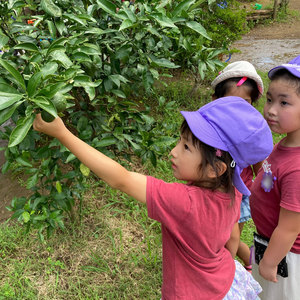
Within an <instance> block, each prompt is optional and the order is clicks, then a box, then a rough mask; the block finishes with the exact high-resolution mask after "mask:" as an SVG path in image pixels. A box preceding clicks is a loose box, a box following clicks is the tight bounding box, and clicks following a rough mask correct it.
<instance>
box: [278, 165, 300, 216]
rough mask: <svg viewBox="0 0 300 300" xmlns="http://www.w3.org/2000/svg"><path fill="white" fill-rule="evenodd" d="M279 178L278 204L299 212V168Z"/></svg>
mask: <svg viewBox="0 0 300 300" xmlns="http://www.w3.org/2000/svg"><path fill="white" fill-rule="evenodd" d="M281 180H282V182H281V184H280V186H281V200H280V206H281V207H283V208H285V209H287V210H291V211H295V212H300V184H299V183H300V170H296V171H292V172H290V173H288V174H286V175H285V176H284V177H283V178H282V179H281Z"/></svg>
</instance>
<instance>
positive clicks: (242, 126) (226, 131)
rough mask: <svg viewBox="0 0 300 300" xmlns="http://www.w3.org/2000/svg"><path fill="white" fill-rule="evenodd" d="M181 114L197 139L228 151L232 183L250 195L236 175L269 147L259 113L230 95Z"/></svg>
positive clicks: (268, 133) (266, 153) (267, 130)
mask: <svg viewBox="0 0 300 300" xmlns="http://www.w3.org/2000/svg"><path fill="white" fill-rule="evenodd" d="M181 114H182V115H183V117H184V118H185V120H186V121H187V123H188V125H189V127H190V129H191V131H192V132H193V134H194V135H195V136H196V137H197V138H198V139H199V140H200V141H202V142H203V143H205V144H207V145H209V146H212V147H215V148H218V149H221V150H224V151H228V152H229V153H230V155H231V156H232V158H233V159H234V161H235V163H236V165H235V170H234V175H233V184H234V186H235V187H236V188H237V189H238V190H239V191H240V192H241V193H242V194H243V195H250V194H251V193H250V191H249V190H248V188H247V187H246V185H245V184H244V182H243V180H242V179H241V177H240V174H241V172H242V170H243V169H244V168H246V167H248V166H250V165H253V164H256V163H258V162H260V161H263V160H264V159H265V158H266V157H268V156H269V154H270V153H271V152H272V150H273V138H272V133H271V130H270V128H269V126H268V124H267V122H266V121H265V119H264V118H263V116H262V115H261V114H260V112H258V111H257V110H256V109H255V108H254V107H253V106H251V105H250V104H249V103H247V101H245V100H244V99H242V98H240V97H233V96H230V97H223V98H219V99H217V100H215V101H212V102H210V103H208V104H206V105H204V106H203V107H201V108H200V109H199V110H197V111H181Z"/></svg>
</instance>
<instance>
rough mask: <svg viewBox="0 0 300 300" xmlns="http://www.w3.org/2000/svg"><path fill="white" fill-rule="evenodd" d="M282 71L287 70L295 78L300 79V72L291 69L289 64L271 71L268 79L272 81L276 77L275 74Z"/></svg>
mask: <svg viewBox="0 0 300 300" xmlns="http://www.w3.org/2000/svg"><path fill="white" fill-rule="evenodd" d="M282 69H285V70H287V71H289V72H290V73H291V74H292V75H294V76H295V77H298V78H300V72H299V71H297V70H296V69H295V68H293V67H289V66H288V64H287V65H281V66H278V67H275V68H273V69H271V70H270V71H269V73H268V77H269V78H270V79H272V77H273V76H274V74H275V73H276V72H277V71H278V70H282Z"/></svg>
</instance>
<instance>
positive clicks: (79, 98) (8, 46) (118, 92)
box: [0, 0, 217, 240]
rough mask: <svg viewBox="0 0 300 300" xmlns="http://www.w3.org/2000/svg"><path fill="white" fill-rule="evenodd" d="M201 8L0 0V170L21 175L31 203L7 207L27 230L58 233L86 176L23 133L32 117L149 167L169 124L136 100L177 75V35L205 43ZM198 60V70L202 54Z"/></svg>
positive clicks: (64, 155) (166, 106) (45, 142)
mask: <svg viewBox="0 0 300 300" xmlns="http://www.w3.org/2000/svg"><path fill="white" fill-rule="evenodd" d="M204 2H205V1H198V2H196V1H195V0H185V1H136V3H134V4H133V3H132V2H127V1H125V2H122V1H114V2H111V1H109V0H105V1H99V0H85V1H84V0H76V1H71V0H56V1H53V0H41V1H38V0H36V1H34V0H29V1H21V0H10V1H6V2H1V6H0V15H1V24H0V28H1V31H0V47H1V48H2V49H3V51H4V52H3V54H2V57H1V58H0V74H1V80H0V124H4V122H6V121H7V120H9V119H11V120H12V121H13V123H14V124H15V126H6V127H5V130H4V132H1V133H0V134H1V136H0V138H1V139H6V140H8V148H6V149H5V157H6V160H7V161H6V163H5V164H4V166H3V167H2V172H6V171H7V170H8V169H12V168H13V169H14V170H16V171H19V172H23V173H25V174H27V175H28V179H27V182H26V186H27V188H28V189H30V190H32V195H31V196H29V197H28V198H25V197H21V198H14V199H13V201H12V204H11V208H10V209H11V210H12V211H14V215H13V217H14V218H17V219H18V220H20V221H21V222H23V223H24V224H26V227H27V229H28V230H29V229H30V228H31V227H35V228H38V229H39V235H40V238H41V239H42V240H43V238H44V233H45V232H47V235H48V236H49V235H50V234H51V233H52V231H53V229H55V228H58V227H60V228H61V229H63V228H64V222H63V218H64V216H65V213H67V215H69V217H70V218H71V219H74V218H75V217H76V212H74V205H75V204H76V203H77V202H78V203H79V208H81V204H82V203H81V199H82V196H81V195H82V191H83V190H84V188H85V180H86V177H87V176H89V170H88V169H87V168H86V167H85V166H83V165H82V164H80V162H79V161H78V160H77V159H75V157H74V156H73V155H72V154H70V152H69V151H68V150H67V149H65V148H64V147H63V146H62V145H60V144H59V143H58V142H57V141H54V140H51V139H48V138H45V137H42V136H41V135H40V134H38V133H36V132H34V131H33V130H32V129H31V126H32V123H33V120H34V115H35V112H36V111H46V112H47V113H49V114H50V115H52V116H54V117H56V116H57V115H59V116H61V117H62V118H63V119H64V120H65V122H66V124H67V126H68V127H69V128H70V129H71V130H72V131H73V132H74V133H76V134H77V135H78V136H79V137H80V138H81V139H83V140H84V141H86V142H88V143H89V144H90V145H92V146H93V147H95V148H97V149H99V150H100V151H102V152H104V153H105V154H106V155H108V156H110V157H112V158H114V159H121V160H123V161H124V159H126V160H129V161H130V157H131V155H132V154H134V155H137V156H139V157H140V158H141V159H142V161H143V162H145V161H147V160H150V161H151V162H152V164H154V165H155V164H156V160H157V157H158V156H160V155H161V154H163V153H165V152H166V151H168V149H169V147H170V145H171V144H172V143H174V140H175V139H174V136H172V135H169V134H170V132H171V131H172V130H171V128H170V126H168V125H166V124H165V123H162V124H160V122H158V120H157V119H154V118H153V117H152V116H151V107H149V106H148V105H146V104H145V103H143V102H142V101H139V100H137V99H138V97H139V95H140V94H141V91H145V92H146V93H151V92H153V84H154V82H155V81H156V80H158V79H159V78H160V75H163V74H164V73H168V70H170V69H174V68H178V67H179V65H178V63H177V60H176V59H177V57H176V53H177V50H178V49H179V48H180V47H179V41H182V40H183V39H184V37H183V34H184V32H185V30H186V29H188V30H189V31H192V32H195V33H196V34H197V38H198V39H199V40H200V39H201V43H204V41H205V40H207V39H209V36H208V34H207V33H206V30H205V29H204V27H203V26H202V25H201V24H200V23H199V22H197V21H195V16H194V13H193V11H194V10H195V9H198V7H199V5H200V4H201V5H202V4H203V3H204ZM213 2H214V1H209V3H210V4H211V3H213ZM182 51H183V50H182V49H181V53H183V52H182ZM197 51H198V52H199V54H200V53H201V52H203V51H202V48H199V49H198V50H197ZM205 52H206V54H205V55H206V56H205V57H206V58H205V57H204V62H205V59H206V60H207V61H208V59H209V55H210V50H206V51H205ZM199 54H197V55H199ZM212 56H213V58H214V55H212ZM214 63H216V64H217V61H215V62H211V63H210V66H211V67H213V66H214ZM199 70H200V69H199ZM202 75H204V72H202ZM59 97H61V98H62V99H63V101H66V102H67V109H66V110H65V111H64V112H59V113H58V111H57V109H56V106H55V105H54V103H53V102H54V99H57V98H59ZM133 99H134V100H133ZM155 105H156V106H157V107H159V108H160V109H161V111H165V114H166V115H167V114H170V113H171V110H172V109H173V107H174V103H167V101H166V99H165V98H163V97H157V100H156V103H155ZM157 137H160V138H159V139H158V140H157ZM64 164H67V167H64Z"/></svg>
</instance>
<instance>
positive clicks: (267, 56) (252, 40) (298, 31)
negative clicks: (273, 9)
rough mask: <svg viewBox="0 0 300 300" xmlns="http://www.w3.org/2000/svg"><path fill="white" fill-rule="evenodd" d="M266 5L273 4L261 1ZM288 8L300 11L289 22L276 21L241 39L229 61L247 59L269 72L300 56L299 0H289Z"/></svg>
mask: <svg viewBox="0 0 300 300" xmlns="http://www.w3.org/2000/svg"><path fill="white" fill-rule="evenodd" d="M258 2H259V3H262V4H263V6H264V5H265V6H267V5H270V4H271V3H272V2H273V1H271V0H262V1H258ZM289 9H290V10H295V11H297V12H298V16H295V17H290V18H289V19H288V20H287V22H284V23H283V22H281V23H278V22H273V23H271V24H269V25H258V26H256V27H255V28H254V29H252V30H251V31H250V32H249V33H248V34H246V35H245V36H243V38H242V40H240V41H237V42H235V43H234V44H233V45H232V47H231V49H234V48H235V49H238V50H240V51H241V52H240V53H234V54H233V55H232V57H231V60H230V62H234V61H237V60H248V61H250V62H251V63H253V65H254V66H255V67H256V68H257V69H259V70H262V71H268V70H270V69H271V68H272V67H274V66H276V65H279V64H281V63H286V62H288V61H290V60H291V59H292V58H294V57H296V56H297V55H299V54H300V17H299V16H300V0H290V2H289Z"/></svg>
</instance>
